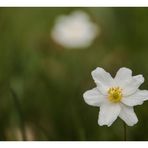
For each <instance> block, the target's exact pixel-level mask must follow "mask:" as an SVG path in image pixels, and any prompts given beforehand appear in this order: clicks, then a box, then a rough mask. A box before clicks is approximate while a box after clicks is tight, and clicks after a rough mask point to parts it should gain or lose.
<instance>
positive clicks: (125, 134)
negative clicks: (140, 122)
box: [123, 122, 127, 141]
mask: <svg viewBox="0 0 148 148" xmlns="http://www.w3.org/2000/svg"><path fill="white" fill-rule="evenodd" d="M123 127H124V131H123V133H124V134H123V139H124V141H127V129H126V123H125V122H123Z"/></svg>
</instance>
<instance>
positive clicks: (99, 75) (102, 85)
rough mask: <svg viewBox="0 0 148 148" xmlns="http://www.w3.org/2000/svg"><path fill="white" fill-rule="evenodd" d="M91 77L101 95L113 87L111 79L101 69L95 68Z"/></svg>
mask: <svg viewBox="0 0 148 148" xmlns="http://www.w3.org/2000/svg"><path fill="white" fill-rule="evenodd" d="M91 75H92V77H93V79H94V81H95V83H96V84H97V88H98V89H99V90H100V91H101V93H103V94H106V93H107V91H108V89H109V87H111V86H113V78H112V77H111V75H110V74H109V73H108V72H106V71H105V70H104V69H103V68H100V67H97V68H96V69H95V70H94V71H92V73H91Z"/></svg>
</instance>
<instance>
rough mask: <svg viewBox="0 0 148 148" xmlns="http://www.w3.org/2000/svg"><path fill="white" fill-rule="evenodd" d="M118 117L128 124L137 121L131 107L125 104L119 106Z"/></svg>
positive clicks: (131, 124) (130, 124)
mask: <svg viewBox="0 0 148 148" xmlns="http://www.w3.org/2000/svg"><path fill="white" fill-rule="evenodd" d="M119 117H120V118H121V119H122V120H123V121H124V122H125V123H126V124H127V125H128V126H133V125H134V124H136V123H137V122H138V118H137V116H136V114H135V112H134V109H133V107H128V106H126V105H122V106H121V112H120V114H119Z"/></svg>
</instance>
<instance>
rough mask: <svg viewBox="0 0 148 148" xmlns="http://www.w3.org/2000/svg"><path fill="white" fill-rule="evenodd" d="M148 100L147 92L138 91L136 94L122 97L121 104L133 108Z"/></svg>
mask: <svg viewBox="0 0 148 148" xmlns="http://www.w3.org/2000/svg"><path fill="white" fill-rule="evenodd" d="M146 100H148V91H147V90H138V91H136V93H134V94H132V95H130V96H127V97H124V98H123V99H122V100H121V101H122V103H124V104H126V105H128V106H135V105H141V104H142V103H143V101H146Z"/></svg>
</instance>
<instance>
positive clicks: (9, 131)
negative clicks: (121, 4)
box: [0, 8, 148, 141]
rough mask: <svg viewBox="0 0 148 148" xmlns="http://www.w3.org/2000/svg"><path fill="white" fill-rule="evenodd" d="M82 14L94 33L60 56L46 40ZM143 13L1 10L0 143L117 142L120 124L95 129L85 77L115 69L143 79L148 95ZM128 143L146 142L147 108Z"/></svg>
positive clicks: (147, 19)
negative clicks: (58, 23) (59, 22)
mask: <svg viewBox="0 0 148 148" xmlns="http://www.w3.org/2000/svg"><path fill="white" fill-rule="evenodd" d="M75 10H82V11H84V12H86V13H88V15H89V16H90V17H91V19H92V21H93V22H95V23H96V24H97V25H98V26H99V27H100V28H101V34H100V35H99V36H98V37H97V38H96V39H95V40H94V42H93V43H92V45H91V46H89V47H88V48H85V49H76V50H71V49H66V48H64V47H62V46H59V45H57V44H56V43H55V42H54V41H53V40H52V39H51V36H50V32H51V30H52V28H53V26H54V22H55V19H56V18H57V17H58V16H59V15H61V14H66V15H67V14H69V13H71V12H72V11H75ZM147 28H148V9H147V8H0V140H54V141H55V140H60V141H61V140H64V141H65V140H66V141H67V140H68V141H69V140H71V141H73V140H97V141H99V140H103V141H104V140H123V122H122V121H121V120H120V119H118V120H116V122H114V124H113V125H112V126H111V127H109V128H108V127H106V126H103V127H100V126H99V125H98V124H97V119H98V111H99V109H98V108H95V107H91V106H88V105H87V104H85V102H84V100H83V97H82V95H83V93H84V92H85V91H86V90H88V89H91V88H93V87H94V86H95V84H94V82H93V80H92V78H91V71H92V70H94V69H95V68H96V67H98V66H99V67H103V68H104V69H106V70H107V71H109V72H110V73H111V74H112V75H113V76H114V75H115V73H116V71H117V70H118V69H119V68H120V67H123V66H125V67H129V68H131V69H132V70H133V74H134V75H136V74H143V75H144V77H145V83H144V84H143V85H142V86H141V88H143V89H147V88H148V29H147ZM135 112H136V114H137V116H138V119H139V122H138V123H137V124H136V125H135V126H133V127H127V134H128V136H127V139H128V140H148V134H147V133H148V102H145V103H144V104H143V105H141V106H136V107H135Z"/></svg>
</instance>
